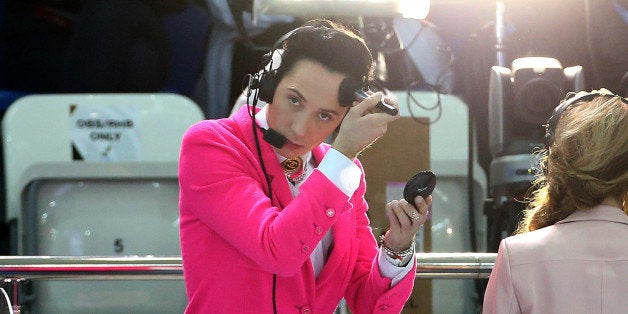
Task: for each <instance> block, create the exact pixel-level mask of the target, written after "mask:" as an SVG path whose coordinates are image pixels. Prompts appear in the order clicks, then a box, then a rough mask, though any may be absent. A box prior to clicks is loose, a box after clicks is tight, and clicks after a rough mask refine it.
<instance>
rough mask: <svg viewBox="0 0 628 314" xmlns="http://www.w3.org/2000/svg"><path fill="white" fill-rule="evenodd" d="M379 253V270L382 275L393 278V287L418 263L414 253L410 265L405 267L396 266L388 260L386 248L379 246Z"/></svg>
mask: <svg viewBox="0 0 628 314" xmlns="http://www.w3.org/2000/svg"><path fill="white" fill-rule="evenodd" d="M377 255H378V257H377V263H378V264H379V270H380V271H381V273H382V276H384V277H386V278H390V279H392V282H391V283H390V287H391V288H392V287H394V286H395V285H396V284H398V283H399V282H400V281H401V279H403V278H404V277H406V275H407V274H408V273H409V272H410V271H411V270H412V267H414V264H415V263H416V255H414V254H413V256H412V260H410V262H409V263H408V265H406V266H404V267H398V266H395V265H393V264H391V263H389V262H388V261H387V260H386V257H385V255H386V252H384V249H382V248H381V247H380V248H379V254H377Z"/></svg>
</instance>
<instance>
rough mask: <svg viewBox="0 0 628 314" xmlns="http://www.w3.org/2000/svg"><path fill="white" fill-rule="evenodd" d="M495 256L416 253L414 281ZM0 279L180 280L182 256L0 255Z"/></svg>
mask: <svg viewBox="0 0 628 314" xmlns="http://www.w3.org/2000/svg"><path fill="white" fill-rule="evenodd" d="M495 257H496V254H495V253H417V260H418V267H417V273H416V278H421V279H469V278H471V279H482V278H488V275H489V274H490V272H491V270H492V269H493V265H494V262H495ZM0 278H4V279H21V280H182V279H183V267H182V260H181V257H178V256H174V257H155V256H124V257H91V256H90V257H87V256H70V257H68V256H0Z"/></svg>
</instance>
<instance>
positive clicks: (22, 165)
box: [2, 94, 203, 313]
mask: <svg viewBox="0 0 628 314" xmlns="http://www.w3.org/2000/svg"><path fill="white" fill-rule="evenodd" d="M202 119H203V114H202V112H201V110H200V109H199V108H198V106H197V105H196V104H195V103H193V102H192V101H190V100H189V99H188V98H185V97H183V96H179V95H175V94H65V95H33V96H26V97H23V98H20V99H18V100H17V101H16V102H14V103H13V104H12V105H11V106H10V107H9V109H8V110H7V112H6V114H5V116H4V119H3V121H2V130H3V148H4V158H5V160H4V161H5V184H6V193H7V194H6V199H7V220H8V221H15V222H16V224H15V225H16V227H17V228H16V233H17V236H16V239H15V240H16V243H15V245H16V249H15V250H16V253H17V254H18V255H46V256H50V255H61V256H124V255H140V256H145V255H156V256H173V255H175V256H176V255H180V247H179V241H178V204H177V203H178V181H177V164H178V157H179V148H180V144H181V138H182V136H183V134H184V132H185V130H186V129H187V128H188V127H189V126H190V125H192V124H193V123H195V122H197V121H200V120H202ZM34 284H35V290H34V291H35V296H34V297H35V303H34V304H33V309H34V310H35V312H41V311H43V310H44V309H45V311H44V312H49V311H52V312H68V313H82V312H84V313H88V312H89V313H94V312H133V313H156V312H163V311H166V312H173V313H174V312H182V311H183V309H184V308H185V304H186V302H187V300H186V296H185V287H184V284H183V281H148V280H146V281H108V280H105V281H98V282H94V281H66V280H64V281H43V282H37V281H35V282H34Z"/></svg>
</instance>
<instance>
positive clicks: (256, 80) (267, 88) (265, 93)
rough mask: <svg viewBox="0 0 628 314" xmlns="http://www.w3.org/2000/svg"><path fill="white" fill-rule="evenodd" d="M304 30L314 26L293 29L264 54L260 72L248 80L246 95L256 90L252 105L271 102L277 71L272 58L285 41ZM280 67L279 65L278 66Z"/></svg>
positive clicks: (276, 81) (275, 85)
mask: <svg viewBox="0 0 628 314" xmlns="http://www.w3.org/2000/svg"><path fill="white" fill-rule="evenodd" d="M306 29H314V26H310V25H306V26H301V27H298V28H295V29H293V30H291V31H289V32H287V33H285V34H284V35H282V36H281V37H279V39H278V40H277V41H276V42H275V43H274V44H273V46H272V48H271V49H270V51H269V52H267V53H265V54H264V56H263V57H262V63H261V68H262V71H261V72H259V73H256V74H253V75H251V76H250V78H249V83H248V91H247V92H248V94H247V96H250V94H251V93H252V91H253V90H257V92H256V94H255V95H254V98H253V102H254V105H255V104H256V103H257V100H258V99H259V100H262V101H264V102H267V103H271V102H272V101H273V97H274V96H275V89H276V88H277V83H278V80H277V69H276V68H273V56H274V55H275V52H277V53H279V55H280V56H281V53H280V52H279V47H280V46H281V45H282V44H283V43H284V42H285V41H286V40H288V38H290V36H292V34H294V33H296V32H300V31H303V30H306ZM279 66H281V64H280V65H279Z"/></svg>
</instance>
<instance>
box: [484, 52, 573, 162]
mask: <svg viewBox="0 0 628 314" xmlns="http://www.w3.org/2000/svg"><path fill="white" fill-rule="evenodd" d="M490 71H491V73H490V85H489V104H488V106H489V108H488V110H489V112H488V114H489V115H488V123H489V148H490V151H491V155H492V156H493V157H494V158H496V157H501V156H507V155H518V154H530V153H532V152H533V150H534V149H535V147H542V146H543V143H544V141H543V139H544V134H545V129H544V128H543V124H545V123H546V122H547V119H549V117H550V116H551V114H552V111H553V110H554V108H555V107H556V106H557V105H558V104H559V103H560V101H561V100H562V99H563V98H564V97H565V95H566V94H567V92H577V91H581V90H584V88H585V82H584V74H583V71H582V67H581V66H572V67H567V68H563V67H562V65H561V63H560V62H559V61H558V60H556V59H554V58H546V57H526V58H518V59H515V60H514V61H513V62H512V67H511V68H510V69H509V68H505V67H500V66H493V67H492V68H491V70H490Z"/></svg>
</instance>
